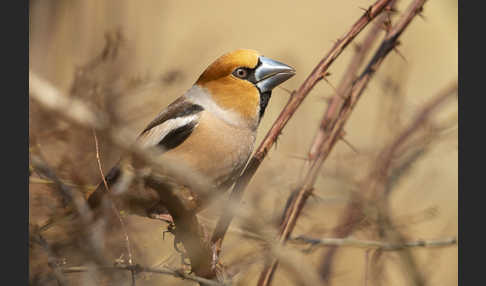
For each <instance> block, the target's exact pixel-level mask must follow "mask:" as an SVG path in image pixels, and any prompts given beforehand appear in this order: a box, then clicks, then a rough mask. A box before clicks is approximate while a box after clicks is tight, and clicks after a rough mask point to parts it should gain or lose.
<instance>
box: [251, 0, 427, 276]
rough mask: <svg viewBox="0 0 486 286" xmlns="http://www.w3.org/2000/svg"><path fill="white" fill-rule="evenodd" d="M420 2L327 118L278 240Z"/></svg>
mask: <svg viewBox="0 0 486 286" xmlns="http://www.w3.org/2000/svg"><path fill="white" fill-rule="evenodd" d="M424 3H425V0H416V1H414V2H412V4H411V5H410V6H409V8H408V9H407V11H406V12H405V14H404V16H402V18H401V19H400V21H399V22H398V23H397V24H396V25H395V26H394V27H393V28H392V29H391V30H390V31H389V33H388V34H387V36H386V37H385V39H384V40H383V42H382V43H381V45H380V47H379V48H378V51H377V52H376V53H375V55H374V56H373V58H372V59H371V61H370V63H369V64H368V65H367V67H366V69H365V70H364V72H363V73H362V74H361V76H360V77H359V78H358V79H357V80H356V81H354V83H353V85H352V87H351V88H350V89H349V93H348V94H347V96H345V98H346V100H345V101H344V103H343V105H342V107H341V108H340V111H339V112H338V113H337V114H338V117H337V118H336V119H335V120H334V121H333V122H330V126H326V129H327V130H329V133H328V136H326V138H322V140H321V141H320V142H319V144H317V150H320V152H319V154H318V155H317V157H316V158H315V160H313V161H312V162H311V166H310V168H309V170H308V173H307V176H306V177H305V179H304V182H303V183H302V185H301V188H300V190H299V192H298V194H297V195H296V196H295V199H294V200H293V203H291V206H290V209H289V210H288V211H287V212H286V214H287V215H286V217H285V219H284V221H283V223H282V224H281V228H280V233H279V242H280V243H285V242H286V241H287V239H288V238H289V236H290V234H291V232H292V230H293V229H294V227H295V224H296V222H297V219H298V217H299V216H300V213H301V211H302V209H303V207H304V205H305V203H306V201H307V198H308V197H309V196H310V194H311V193H312V190H313V186H314V183H315V181H316V179H317V175H318V173H319V170H320V168H321V166H322V164H323V163H324V161H325V160H326V158H327V157H328V155H329V154H330V152H331V150H332V149H333V147H334V146H335V143H336V142H337V141H338V139H339V138H340V135H341V134H342V130H343V127H344V125H345V124H346V122H347V120H348V118H349V116H350V115H351V113H352V111H353V110H354V107H355V105H356V103H357V102H358V100H359V98H360V97H361V94H362V93H363V91H364V89H365V88H366V86H367V84H368V82H369V81H370V79H371V77H372V75H373V74H374V73H375V72H376V70H377V69H378V67H379V66H380V64H381V63H382V61H383V59H384V58H385V57H386V55H388V53H389V52H390V51H391V50H393V48H394V47H395V45H396V43H397V39H398V37H399V36H400V35H401V34H402V32H403V31H404V30H405V28H406V27H407V26H408V24H409V23H410V21H411V20H412V19H413V18H414V17H415V16H416V15H417V13H418V12H419V9H421V7H422V5H423V4H424ZM277 265H278V260H277V259H272V261H271V263H269V264H267V265H266V266H265V268H264V269H263V271H262V273H261V275H260V279H259V281H258V285H270V283H271V281H272V277H273V274H274V272H275V270H276V268H277Z"/></svg>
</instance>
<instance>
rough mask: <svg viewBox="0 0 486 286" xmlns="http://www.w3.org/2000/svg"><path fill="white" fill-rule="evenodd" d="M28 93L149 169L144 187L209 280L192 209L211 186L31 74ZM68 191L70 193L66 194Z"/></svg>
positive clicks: (196, 268)
mask: <svg viewBox="0 0 486 286" xmlns="http://www.w3.org/2000/svg"><path fill="white" fill-rule="evenodd" d="M29 93H30V95H31V96H32V97H33V98H34V99H35V100H36V101H38V102H39V103H40V104H41V106H43V107H44V108H46V109H49V110H52V111H55V112H58V113H59V114H60V115H61V116H63V117H64V118H67V119H69V120H71V121H72V122H74V123H76V124H77V125H79V126H81V127H83V128H86V129H91V130H98V131H100V132H103V133H104V134H106V135H108V139H109V140H110V141H111V142H112V143H113V144H114V145H115V146H117V147H120V148H121V149H122V150H124V151H125V152H127V153H128V154H129V155H132V158H134V159H137V163H143V165H144V166H150V167H151V169H152V170H151V171H150V173H149V174H144V179H145V180H146V183H147V184H148V185H149V186H150V187H152V188H154V189H156V190H157V192H158V193H159V194H160V196H161V197H163V198H164V199H165V200H166V201H167V202H169V203H170V204H171V205H168V206H167V207H168V209H169V211H173V212H174V215H173V216H174V219H175V218H180V220H179V221H178V220H176V224H177V227H178V228H179V230H180V231H176V232H175V235H176V239H178V240H179V241H182V242H183V243H184V244H185V246H186V250H187V251H188V252H189V256H190V258H191V263H193V264H195V265H193V271H194V272H195V273H196V274H198V275H202V276H211V275H210V274H208V273H209V272H210V271H209V270H208V269H209V267H207V265H210V263H211V255H210V253H209V252H208V251H207V250H208V249H209V246H207V245H208V243H207V242H206V238H205V236H204V235H203V231H202V226H201V225H199V223H198V221H197V218H196V212H195V210H196V206H195V205H194V197H193V195H194V194H198V193H199V194H202V195H205V193H207V191H208V190H209V189H210V187H209V186H210V184H209V183H208V182H207V180H206V179H205V178H203V177H202V176H200V175H197V174H196V173H193V172H188V171H187V169H186V168H184V166H181V164H180V163H179V164H174V163H173V162H172V161H170V160H169V159H166V160H164V161H163V162H161V161H159V160H157V159H156V158H158V156H157V153H156V151H154V150H147V149H143V148H141V147H140V146H138V145H137V144H132V142H135V141H136V140H135V139H136V136H134V134H133V132H132V131H131V130H128V129H126V128H123V127H119V126H111V125H110V124H109V122H107V121H106V120H104V118H107V117H106V116H103V114H102V113H100V112H95V111H93V109H92V108H90V107H89V106H88V105H87V104H86V103H85V102H83V101H82V100H79V99H77V98H70V97H67V96H65V95H63V94H62V93H61V92H60V91H58V90H57V89H56V88H55V87H53V86H52V85H51V84H50V83H48V82H47V81H45V80H43V79H41V78H40V77H39V76H37V75H36V74H35V73H33V72H31V71H30V72H29ZM33 165H34V167H36V169H37V170H38V171H39V170H41V167H42V166H43V165H42V164H40V165H39V166H37V165H36V163H35V162H34V160H33ZM47 177H49V179H51V180H53V181H55V182H57V184H58V185H60V186H62V189H63V190H66V192H67V194H70V189H68V188H67V187H66V186H64V185H63V184H62V182H61V181H59V180H58V179H57V177H55V176H47ZM180 185H186V186H189V187H190V188H191V190H192V191H193V192H192V193H191V197H189V196H187V193H183V192H180V190H179V189H178V186H180ZM68 191H69V192H68ZM79 204H80V206H79V208H81V207H83V208H86V212H85V211H84V209H83V211H81V212H80V213H82V214H84V213H91V212H90V210H89V208H87V205H86V203H85V202H84V203H79ZM90 219H91V217H89V218H86V219H85V220H84V221H85V223H86V224H88V223H89V222H90Z"/></svg>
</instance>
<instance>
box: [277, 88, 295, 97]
mask: <svg viewBox="0 0 486 286" xmlns="http://www.w3.org/2000/svg"><path fill="white" fill-rule="evenodd" d="M279 87H280V88H281V89H283V90H284V91H286V92H287V93H288V94H290V95H292V93H294V92H293V91H292V90H290V89H288V88H285V87H283V86H279Z"/></svg>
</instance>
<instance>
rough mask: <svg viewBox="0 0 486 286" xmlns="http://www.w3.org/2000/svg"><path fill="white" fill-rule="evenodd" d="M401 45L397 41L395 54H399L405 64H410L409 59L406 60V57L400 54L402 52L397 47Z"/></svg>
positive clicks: (394, 49)
mask: <svg viewBox="0 0 486 286" xmlns="http://www.w3.org/2000/svg"><path fill="white" fill-rule="evenodd" d="M399 45H400V42H398V41H397V43H396V44H395V47H394V48H393V51H394V52H395V53H397V54H398V55H399V56H400V57H401V58H402V59H403V60H404V61H405V62H408V61H407V59H406V58H405V56H404V55H403V54H402V53H401V52H400V50H398V48H397V46H399Z"/></svg>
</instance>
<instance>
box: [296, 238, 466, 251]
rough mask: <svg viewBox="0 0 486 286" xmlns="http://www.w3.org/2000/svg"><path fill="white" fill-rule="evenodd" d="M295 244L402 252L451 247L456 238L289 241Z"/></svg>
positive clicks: (298, 239) (306, 239) (303, 239)
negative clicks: (404, 250) (389, 240)
mask: <svg viewBox="0 0 486 286" xmlns="http://www.w3.org/2000/svg"><path fill="white" fill-rule="evenodd" d="M291 241H292V242H295V243H303V244H309V245H311V247H316V246H319V247H326V246H339V247H343V246H348V247H360V248H379V249H381V250H385V251H393V250H402V249H405V248H412V247H444V246H451V245H454V244H456V243H457V239H456V238H445V239H437V240H417V241H410V242H404V243H390V242H382V241H374V240H360V239H354V238H351V237H348V238H321V239H317V238H310V237H306V236H298V237H295V238H292V239H291Z"/></svg>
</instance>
